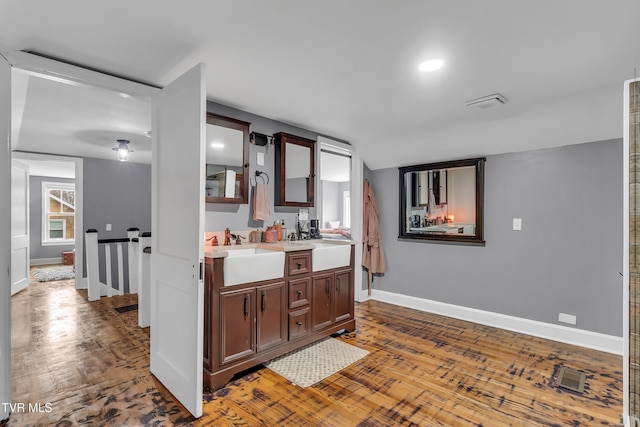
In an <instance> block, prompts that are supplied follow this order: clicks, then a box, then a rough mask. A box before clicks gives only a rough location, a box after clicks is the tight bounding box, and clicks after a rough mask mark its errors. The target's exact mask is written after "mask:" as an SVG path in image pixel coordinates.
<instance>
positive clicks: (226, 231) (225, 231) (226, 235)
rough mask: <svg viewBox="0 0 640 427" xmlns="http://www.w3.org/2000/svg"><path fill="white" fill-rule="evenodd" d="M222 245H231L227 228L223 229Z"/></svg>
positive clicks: (229, 232) (229, 231)
mask: <svg viewBox="0 0 640 427" xmlns="http://www.w3.org/2000/svg"><path fill="white" fill-rule="evenodd" d="M224 245H225V246H230V245H231V230H229V229H228V228H225V229H224Z"/></svg>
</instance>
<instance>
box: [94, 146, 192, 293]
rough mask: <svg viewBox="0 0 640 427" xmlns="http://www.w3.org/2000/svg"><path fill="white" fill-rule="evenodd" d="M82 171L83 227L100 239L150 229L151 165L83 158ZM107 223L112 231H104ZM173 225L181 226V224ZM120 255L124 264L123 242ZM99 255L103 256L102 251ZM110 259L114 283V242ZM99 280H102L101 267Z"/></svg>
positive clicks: (124, 235)
mask: <svg viewBox="0 0 640 427" xmlns="http://www.w3.org/2000/svg"><path fill="white" fill-rule="evenodd" d="M83 174H84V202H83V208H84V210H83V213H84V220H83V221H84V228H85V230H86V229H89V228H95V229H96V230H98V238H99V239H116V238H121V237H127V229H128V228H132V227H136V228H139V229H140V231H141V232H144V231H151V165H149V164H143V163H132V162H120V161H117V160H103V159H93V158H86V159H84V166H83ZM106 224H111V226H112V228H111V231H106ZM176 226H177V227H183V226H184V224H176ZM101 246H102V245H101ZM123 256H124V259H125V265H127V262H126V259H127V250H126V245H125V249H124V253H123ZM100 257H101V259H104V258H103V255H102V252H101V254H100ZM111 260H112V265H113V266H114V267H113V269H112V271H113V274H112V278H113V279H114V282H117V274H116V271H117V270H116V269H115V266H116V265H117V264H116V263H117V258H116V254H115V245H113V248H112V256H111ZM125 271H126V270H125ZM85 273H86V272H85ZM100 280H102V281H103V282H104V281H105V276H104V271H102V269H101V271H100ZM126 289H128V278H127V277H125V290H126Z"/></svg>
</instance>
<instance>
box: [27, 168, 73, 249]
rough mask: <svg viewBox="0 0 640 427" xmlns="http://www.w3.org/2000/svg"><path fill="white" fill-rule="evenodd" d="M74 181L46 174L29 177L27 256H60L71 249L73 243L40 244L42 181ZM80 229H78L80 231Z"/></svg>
mask: <svg viewBox="0 0 640 427" xmlns="http://www.w3.org/2000/svg"><path fill="white" fill-rule="evenodd" d="M43 181H46V182H64V183H72V184H73V183H74V182H75V179H64V178H54V177H48V176H35V175H33V176H31V177H29V258H31V259H32V260H35V259H43V258H62V252H66V251H71V250H73V248H74V247H75V245H55V246H42V182H43ZM81 231H82V230H78V232H81Z"/></svg>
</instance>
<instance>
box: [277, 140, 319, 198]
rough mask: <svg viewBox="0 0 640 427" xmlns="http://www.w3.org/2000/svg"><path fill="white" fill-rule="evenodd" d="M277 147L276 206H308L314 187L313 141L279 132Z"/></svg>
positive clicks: (312, 196)
mask: <svg viewBox="0 0 640 427" xmlns="http://www.w3.org/2000/svg"><path fill="white" fill-rule="evenodd" d="M274 137H275V140H274V143H275V146H276V173H275V175H276V183H275V185H276V187H275V205H276V206H300V207H311V206H313V201H314V192H313V189H314V188H315V176H316V175H315V141H313V140H311V139H306V138H302V137H299V136H295V135H290V134H287V133H284V132H280V133H277V134H275V135H274Z"/></svg>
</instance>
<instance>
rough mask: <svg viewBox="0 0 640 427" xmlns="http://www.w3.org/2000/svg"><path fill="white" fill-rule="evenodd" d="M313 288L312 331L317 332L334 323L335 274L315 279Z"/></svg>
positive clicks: (323, 275) (319, 276)
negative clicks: (333, 295)
mask: <svg viewBox="0 0 640 427" xmlns="http://www.w3.org/2000/svg"><path fill="white" fill-rule="evenodd" d="M311 288H312V289H311V330H312V331H317V330H320V329H323V328H325V327H327V326H329V325H330V324H331V323H333V319H332V318H333V316H332V314H333V313H332V311H333V307H332V301H333V298H332V294H333V274H332V273H330V274H322V275H318V276H315V277H313V279H312V281H311Z"/></svg>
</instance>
